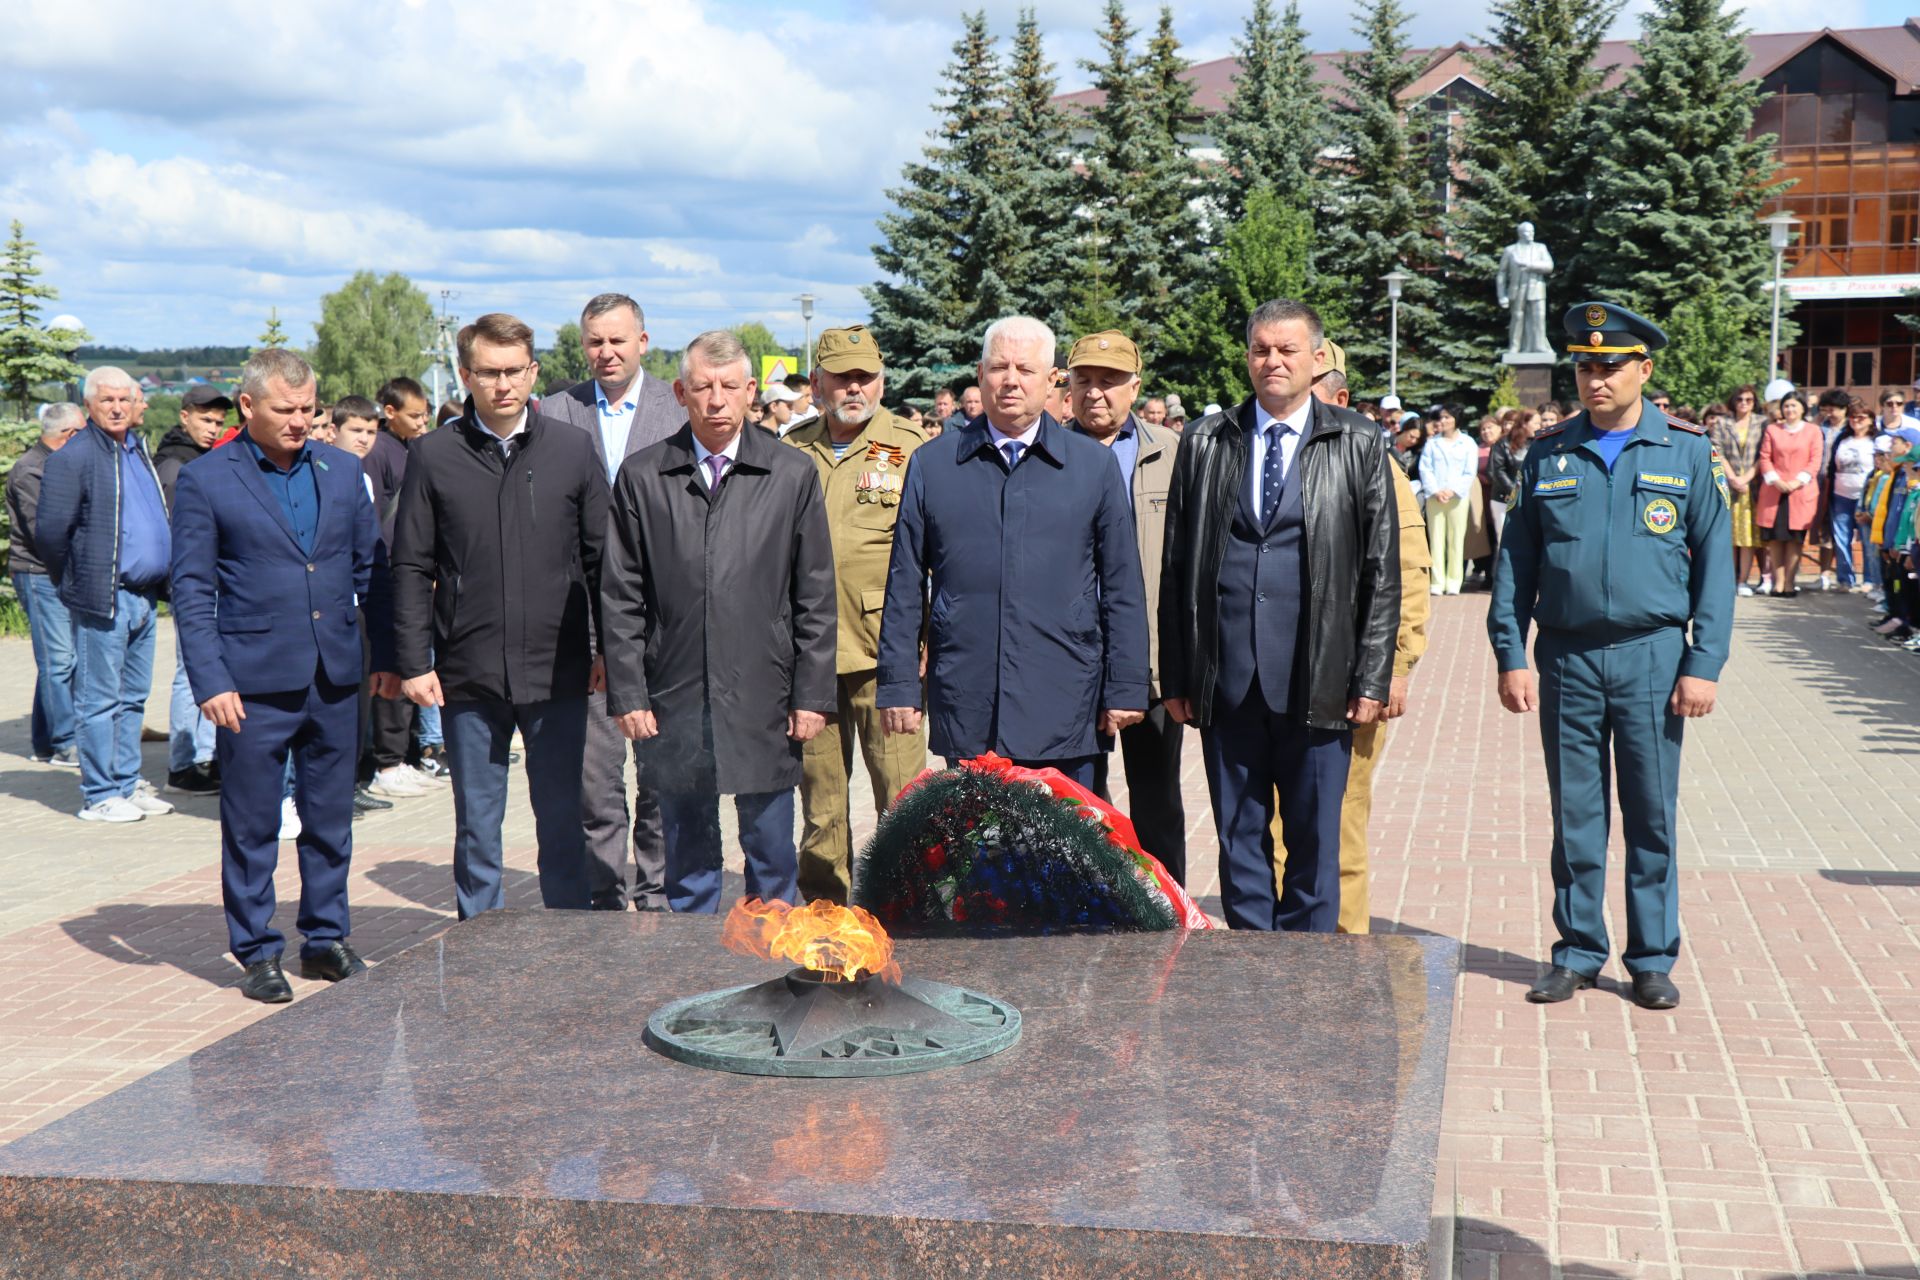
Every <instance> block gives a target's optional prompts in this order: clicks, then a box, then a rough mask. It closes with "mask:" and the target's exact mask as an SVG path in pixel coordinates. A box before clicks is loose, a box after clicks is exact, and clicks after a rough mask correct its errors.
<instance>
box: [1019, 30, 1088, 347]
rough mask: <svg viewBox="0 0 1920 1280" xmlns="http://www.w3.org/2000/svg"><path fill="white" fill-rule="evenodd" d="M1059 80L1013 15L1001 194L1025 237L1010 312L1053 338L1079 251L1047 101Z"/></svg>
mask: <svg viewBox="0 0 1920 1280" xmlns="http://www.w3.org/2000/svg"><path fill="white" fill-rule="evenodd" d="M1058 91H1059V81H1058V80H1056V79H1055V78H1054V74H1053V64H1052V63H1051V62H1048V61H1047V55H1046V50H1045V49H1044V48H1043V47H1042V45H1041V39H1040V24H1039V22H1038V21H1037V20H1036V19H1035V17H1034V13H1033V10H1032V9H1023V10H1021V12H1020V20H1019V24H1018V26H1017V27H1016V28H1015V30H1014V36H1013V54H1012V57H1011V59H1010V60H1009V65H1008V68H1007V96H1006V102H1007V130H1008V133H1009V135H1010V141H1011V143H1012V145H1013V146H1014V148H1015V152H1016V154H1015V161H1014V165H1015V167H1014V169H1013V171H1012V172H1011V173H1010V174H1008V175H1006V178H1007V184H1006V195H1007V200H1008V203H1009V204H1011V205H1012V207H1013V217H1014V221H1015V223H1016V224H1017V225H1018V226H1019V227H1020V229H1021V230H1022V231H1023V232H1024V233H1025V235H1026V237H1027V252H1026V254H1025V255H1024V257H1023V262H1022V266H1023V270H1022V271H1021V274H1020V278H1019V279H1018V280H1017V281H1015V282H1012V291H1013V294H1014V310H1016V311H1018V312H1019V313H1021V314H1022V315H1030V316H1037V317H1039V318H1040V319H1042V320H1044V321H1046V322H1047V324H1048V326H1049V327H1050V328H1052V329H1053V330H1054V332H1055V333H1057V334H1061V335H1064V334H1065V333H1066V325H1067V304H1068V292H1069V291H1068V288H1067V282H1068V281H1069V280H1072V279H1073V278H1074V276H1075V274H1076V271H1075V267H1076V264H1077V263H1078V262H1079V260H1080V254H1081V252H1082V246H1081V244H1080V236H1081V230H1080V228H1079V226H1078V225H1077V220H1076V219H1075V217H1074V206H1075V203H1076V201H1077V200H1078V198H1079V179H1078V178H1077V177H1075V175H1074V172H1073V158H1072V154H1071V144H1072V135H1071V131H1070V129H1069V127H1068V124H1067V116H1066V113H1065V112H1064V111H1062V110H1061V109H1060V106H1059V104H1058V103H1057V102H1055V101H1054V95H1055V94H1056V93H1057V92H1058Z"/></svg>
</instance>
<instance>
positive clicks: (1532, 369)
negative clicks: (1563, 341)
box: [1500, 351, 1559, 409]
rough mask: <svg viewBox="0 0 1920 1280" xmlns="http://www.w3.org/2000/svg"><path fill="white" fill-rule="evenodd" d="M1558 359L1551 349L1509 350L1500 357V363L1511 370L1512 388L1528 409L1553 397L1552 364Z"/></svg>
mask: <svg viewBox="0 0 1920 1280" xmlns="http://www.w3.org/2000/svg"><path fill="white" fill-rule="evenodd" d="M1558 360H1559V357H1558V356H1556V355H1554V354H1553V353H1552V352H1551V351H1509V352H1507V353H1506V354H1505V355H1503V356H1501V357H1500V363H1501V364H1504V365H1506V366H1507V367H1508V368H1509V369H1512V370H1513V385H1514V389H1515V390H1516V391H1517V392H1518V393H1519V395H1520V403H1521V404H1523V405H1525V406H1526V407H1527V408H1529V409H1531V408H1533V406H1535V405H1537V404H1539V403H1540V402H1541V401H1542V400H1551V399H1552V398H1553V366H1554V364H1555V363H1556V362H1557V361H1558Z"/></svg>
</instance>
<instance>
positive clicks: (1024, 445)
mask: <svg viewBox="0 0 1920 1280" xmlns="http://www.w3.org/2000/svg"><path fill="white" fill-rule="evenodd" d="M987 435H988V436H989V437H991V438H992V440H993V447H994V448H995V449H998V450H999V451H1000V456H1001V457H1003V458H1004V457H1006V455H1007V450H1006V444H1007V441H1009V440H1014V441H1018V442H1019V445H1020V456H1021V457H1023V458H1024V457H1026V456H1027V450H1029V449H1031V448H1033V442H1034V441H1035V440H1038V439H1039V438H1040V419H1038V418H1035V419H1034V420H1033V425H1032V426H1030V427H1028V428H1027V429H1026V430H1025V431H1022V432H1021V433H1020V434H1019V435H1017V436H1010V435H1008V434H1007V433H1006V432H1004V431H1002V430H1001V429H1000V428H998V427H996V426H994V425H993V423H992V422H991V421H989V422H988V423H987ZM1015 465H1018V464H1017V463H1016V464H1015Z"/></svg>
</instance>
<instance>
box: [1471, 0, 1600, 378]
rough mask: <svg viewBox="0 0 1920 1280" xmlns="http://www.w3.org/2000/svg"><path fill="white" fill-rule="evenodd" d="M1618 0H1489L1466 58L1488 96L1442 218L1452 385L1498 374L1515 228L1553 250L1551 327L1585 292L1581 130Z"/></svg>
mask: <svg viewBox="0 0 1920 1280" xmlns="http://www.w3.org/2000/svg"><path fill="white" fill-rule="evenodd" d="M1622 2H1623V0H1601V2H1600V3H1598V4H1589V3H1586V0H1494V3H1493V4H1492V5H1491V6H1490V9H1489V16H1490V18H1491V20H1492V27H1491V29H1490V31H1489V32H1488V34H1487V35H1486V37H1485V38H1484V39H1485V43H1486V46H1487V47H1486V48H1485V49H1484V50H1476V51H1475V52H1473V53H1469V54H1468V55H1467V58H1468V61H1469V62H1470V63H1471V64H1472V66H1473V68H1474V70H1475V72H1476V73H1477V74H1478V76H1479V79H1480V82H1481V83H1482V84H1483V85H1484V86H1485V87H1486V90H1487V92H1488V93H1490V94H1491V95H1492V97H1491V99H1490V100H1488V101H1485V102H1481V103H1479V104H1478V105H1477V108H1476V109H1475V110H1473V111H1471V112H1469V113H1468V114H1467V117H1466V124H1465V127H1464V129H1463V131H1462V135H1461V143H1460V149H1459V153H1458V172H1459V174H1460V178H1459V183H1458V186H1457V188H1456V190H1457V191H1458V201H1457V203H1456V204H1455V206H1454V209H1453V211H1452V216H1451V218H1450V219H1449V228H1448V230H1449V233H1450V236H1449V239H1450V247H1451V249H1452V252H1453V259H1452V262H1451V264H1450V268H1449V288H1448V291H1447V298H1446V306H1445V315H1446V328H1447V331H1448V332H1449V333H1450V334H1451V335H1452V338H1453V339H1454V340H1455V341H1457V342H1458V343H1459V344H1460V347H1461V348H1462V354H1463V356H1464V363H1465V365H1466V366H1467V367H1466V368H1463V369H1456V370H1455V377H1456V380H1457V381H1472V380H1474V378H1475V377H1476V376H1478V377H1484V378H1485V379H1486V381H1485V382H1484V383H1483V384H1482V385H1483V387H1485V386H1492V385H1493V384H1494V383H1495V382H1496V381H1497V379H1498V378H1499V377H1500V375H1501V374H1502V373H1503V372H1504V370H1503V369H1502V366H1501V364H1500V354H1501V352H1503V351H1505V350H1506V347H1507V337H1508V332H1507V315H1506V308H1504V307H1502V306H1500V304H1499V302H1498V300H1497V299H1496V297H1495V292H1494V285H1493V280H1494V275H1495V273H1496V272H1497V271H1498V270H1499V266H1500V254H1501V251H1502V250H1503V249H1504V248H1505V247H1506V246H1507V245H1509V244H1511V243H1512V242H1513V239H1514V234H1515V228H1516V227H1518V226H1519V225H1520V223H1522V222H1531V223H1532V224H1533V228H1534V235H1535V237H1536V238H1537V239H1538V240H1540V242H1541V243H1543V244H1545V245H1546V246H1547V247H1548V248H1549V249H1550V250H1552V252H1553V255H1554V261H1555V272H1554V276H1553V278H1552V279H1551V280H1549V281H1548V303H1547V317H1548V324H1549V328H1550V329H1551V328H1553V327H1555V326H1557V323H1558V320H1559V316H1560V314H1561V312H1562V311H1563V310H1564V309H1565V308H1566V307H1567V306H1570V305H1572V304H1573V303H1575V302H1578V301H1581V300H1582V299H1584V298H1585V297H1587V296H1588V294H1589V293H1591V291H1592V290H1591V286H1590V285H1589V284H1587V283H1585V281H1584V275H1585V272H1584V268H1585V266H1586V264H1587V263H1588V261H1589V257H1588V255H1587V253H1586V252H1585V250H1586V247H1587V246H1588V244H1589V243H1590V236H1591V227H1590V225H1589V221H1588V216H1587V175H1586V173H1585V171H1584V163H1583V161H1582V158H1581V157H1582V152H1583V150H1584V143H1585V138H1586V135H1585V132H1584V128H1583V126H1584V123H1585V113H1586V112H1587V110H1588V108H1589V107H1590V105H1591V103H1592V101H1593V97H1594V94H1595V93H1596V92H1598V90H1599V88H1600V84H1601V81H1602V79H1603V78H1604V73H1603V72H1602V71H1600V70H1599V69H1597V68H1596V67H1595V66H1594V54H1595V53H1596V52H1597V51H1598V49H1599V47H1600V42H1601V40H1602V39H1604V38H1605V36H1606V33H1607V29H1608V28H1609V27H1610V26H1611V25H1612V23H1613V19H1614V16H1615V15H1616V14H1617V13H1618V12H1619V10H1620V6H1621V4H1622Z"/></svg>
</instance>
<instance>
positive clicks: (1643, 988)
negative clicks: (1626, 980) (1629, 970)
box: [1633, 973, 1680, 1009]
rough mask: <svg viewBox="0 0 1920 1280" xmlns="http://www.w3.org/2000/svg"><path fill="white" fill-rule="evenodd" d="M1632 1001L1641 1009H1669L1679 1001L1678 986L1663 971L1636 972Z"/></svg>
mask: <svg viewBox="0 0 1920 1280" xmlns="http://www.w3.org/2000/svg"><path fill="white" fill-rule="evenodd" d="M1633 1002H1634V1003H1635V1004H1637V1005H1639V1006H1640V1007H1641V1008H1642V1009H1671V1008H1673V1007H1674V1006H1675V1005H1677V1004H1679V1003H1680V988H1678V987H1676V986H1674V985H1673V979H1672V978H1669V977H1668V976H1667V975H1666V974H1664V973H1636V974H1634V975H1633Z"/></svg>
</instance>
